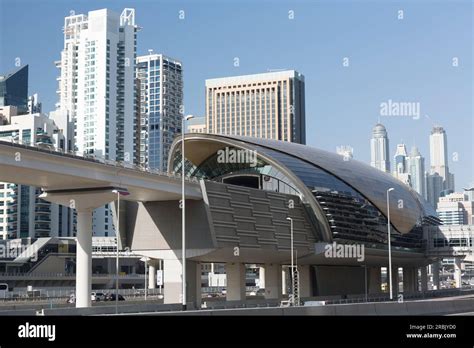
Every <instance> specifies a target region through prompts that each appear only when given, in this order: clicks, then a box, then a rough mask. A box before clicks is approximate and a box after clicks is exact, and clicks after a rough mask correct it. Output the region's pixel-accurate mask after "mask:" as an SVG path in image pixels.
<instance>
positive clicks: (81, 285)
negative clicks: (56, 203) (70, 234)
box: [76, 210, 92, 308]
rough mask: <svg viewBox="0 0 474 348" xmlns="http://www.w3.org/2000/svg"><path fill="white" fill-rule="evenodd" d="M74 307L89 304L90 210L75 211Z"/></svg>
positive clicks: (90, 279) (90, 271)
mask: <svg viewBox="0 0 474 348" xmlns="http://www.w3.org/2000/svg"><path fill="white" fill-rule="evenodd" d="M76 239H77V246H76V249H77V251H76V253H77V256H76V307H77V308H83V307H90V306H91V291H92V210H86V211H78V212H77V238H76Z"/></svg>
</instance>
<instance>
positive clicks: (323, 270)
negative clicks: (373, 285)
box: [314, 266, 365, 296]
mask: <svg viewBox="0 0 474 348" xmlns="http://www.w3.org/2000/svg"><path fill="white" fill-rule="evenodd" d="M314 269H315V274H316V281H315V286H314V290H315V296H327V295H341V294H346V295H347V294H363V293H365V270H364V268H363V267H345V266H314Z"/></svg>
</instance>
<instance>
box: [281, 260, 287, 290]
mask: <svg viewBox="0 0 474 348" xmlns="http://www.w3.org/2000/svg"><path fill="white" fill-rule="evenodd" d="M281 293H282V295H288V267H286V266H285V267H282V268H281Z"/></svg>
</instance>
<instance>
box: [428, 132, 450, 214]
mask: <svg viewBox="0 0 474 348" xmlns="http://www.w3.org/2000/svg"><path fill="white" fill-rule="evenodd" d="M434 174H438V175H439V176H440V177H441V180H442V184H441V186H440V185H439V178H438V177H436V176H435V175H434ZM426 190H427V196H428V201H429V202H431V204H433V206H434V207H435V208H436V206H437V203H438V199H439V197H440V196H441V195H442V194H441V193H442V192H443V191H446V192H454V175H453V174H452V173H450V172H449V167H448V140H447V136H446V132H445V130H444V129H443V127H433V129H432V131H431V134H430V175H428V177H427V182H426ZM432 190H436V191H432ZM430 197H431V198H430Z"/></svg>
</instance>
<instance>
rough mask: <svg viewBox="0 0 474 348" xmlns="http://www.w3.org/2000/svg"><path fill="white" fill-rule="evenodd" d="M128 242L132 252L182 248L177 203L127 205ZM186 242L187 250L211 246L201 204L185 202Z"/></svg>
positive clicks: (193, 201) (129, 203) (204, 212)
mask: <svg viewBox="0 0 474 348" xmlns="http://www.w3.org/2000/svg"><path fill="white" fill-rule="evenodd" d="M127 216H128V219H129V222H128V225H127V242H128V244H129V245H130V246H131V248H132V250H134V251H139V250H150V249H159V250H169V249H173V250H177V249H181V209H180V208H179V201H162V202H145V203H142V202H137V203H135V202H127ZM186 227H187V228H186V229H187V231H188V233H187V234H186V237H187V239H186V243H187V247H188V248H189V249H207V248H213V247H214V245H213V243H212V240H211V235H210V233H209V223H208V221H207V215H206V211H205V208H204V203H203V201H197V200H186Z"/></svg>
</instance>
